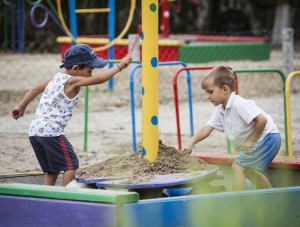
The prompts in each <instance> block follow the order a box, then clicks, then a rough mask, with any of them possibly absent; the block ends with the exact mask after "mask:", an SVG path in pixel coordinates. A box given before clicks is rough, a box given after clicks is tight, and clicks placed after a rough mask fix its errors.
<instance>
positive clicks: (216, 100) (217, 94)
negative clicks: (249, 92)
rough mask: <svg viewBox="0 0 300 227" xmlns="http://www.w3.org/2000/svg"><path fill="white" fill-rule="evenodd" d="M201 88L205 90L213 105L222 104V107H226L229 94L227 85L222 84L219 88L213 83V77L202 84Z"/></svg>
mask: <svg viewBox="0 0 300 227" xmlns="http://www.w3.org/2000/svg"><path fill="white" fill-rule="evenodd" d="M203 90H204V91H205V92H206V94H207V98H208V99H209V100H210V101H211V102H212V103H213V104H214V106H218V105H220V104H222V105H223V107H224V108H225V107H226V104H227V101H228V98H229V95H230V92H229V88H228V86H226V85H224V86H223V87H222V88H220V87H219V86H217V85H216V84H215V83H214V81H213V79H208V80H207V81H205V83H204V85H203ZM228 94H229V95H228Z"/></svg>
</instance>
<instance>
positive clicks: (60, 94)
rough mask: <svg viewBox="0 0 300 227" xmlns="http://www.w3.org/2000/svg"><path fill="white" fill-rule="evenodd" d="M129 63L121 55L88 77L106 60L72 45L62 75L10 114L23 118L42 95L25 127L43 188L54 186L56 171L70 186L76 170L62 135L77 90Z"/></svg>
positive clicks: (42, 85) (82, 46) (84, 47)
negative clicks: (40, 172) (117, 59)
mask: <svg viewBox="0 0 300 227" xmlns="http://www.w3.org/2000/svg"><path fill="white" fill-rule="evenodd" d="M130 62H131V57H130V55H127V56H125V57H124V58H123V59H122V61H121V62H120V64H119V65H115V67H112V68H110V69H108V70H106V71H104V72H101V73H99V74H97V75H95V76H92V71H93V69H94V68H103V67H104V66H106V65H107V63H108V61H107V60H104V59H102V58H99V57H98V56H97V54H96V53H95V51H94V50H93V49H92V48H91V47H90V46H89V45H86V44H78V45H75V46H72V47H71V48H70V49H68V50H67V51H66V53H65V56H64V60H63V64H62V65H61V66H60V68H65V70H64V72H59V73H57V74H56V75H55V76H54V77H52V78H51V79H49V80H46V81H44V82H42V83H40V84H38V85H37V86H35V87H34V88H32V89H31V90H30V91H29V92H28V93H27V94H26V95H25V97H24V98H23V100H22V101H21V102H20V104H19V105H18V106H16V107H15V108H13V109H12V111H11V115H12V117H13V118H14V119H16V120H17V119H18V118H19V117H22V116H23V115H24V111H25V109H26V107H27V105H28V104H29V103H30V102H31V101H32V100H33V99H34V98H35V97H36V96H38V95H39V94H40V93H42V92H43V95H42V97H41V99H40V103H39V105H38V108H37V110H36V114H35V117H34V119H33V120H32V122H31V125H30V127H29V140H30V143H31V145H32V148H33V150H34V152H35V155H36V157H37V159H38V161H39V164H40V166H41V168H42V170H43V172H44V173H46V176H45V181H44V184H45V185H55V182H56V180H57V177H58V175H59V173H60V171H64V174H63V179H62V185H63V186H66V185H67V184H68V183H70V182H71V181H72V180H73V178H74V176H75V171H76V169H77V168H78V167H79V163H78V158H77V155H76V153H75V151H74V150H73V147H72V145H71V144H70V142H69V141H68V139H67V138H66V137H65V135H64V128H65V127H66V126H67V123H68V122H69V120H70V118H71V116H72V114H73V109H74V107H75V105H76V104H77V102H78V99H79V96H80V92H81V87H82V86H89V85H95V84H101V83H104V82H106V81H107V80H109V79H110V78H111V77H113V76H114V75H115V74H116V73H118V72H120V71H121V70H122V69H123V68H126V67H127V66H128V65H129V64H130Z"/></svg>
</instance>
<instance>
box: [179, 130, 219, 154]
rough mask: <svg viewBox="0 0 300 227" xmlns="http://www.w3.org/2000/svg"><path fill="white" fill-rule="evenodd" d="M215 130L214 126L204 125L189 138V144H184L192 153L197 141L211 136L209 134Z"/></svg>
mask: <svg viewBox="0 0 300 227" xmlns="http://www.w3.org/2000/svg"><path fill="white" fill-rule="evenodd" d="M213 130H214V128H213V127H211V126H209V125H204V126H202V127H201V128H200V129H199V130H198V131H197V132H196V133H195V135H194V136H193V137H192V138H190V139H189V141H188V142H187V144H186V145H185V146H184V149H185V150H188V151H189V152H190V153H191V152H192V150H193V147H194V145H195V144H196V143H198V142H200V141H201V140H204V139H205V138H206V137H208V136H209V134H210V133H211V132H212V131H213Z"/></svg>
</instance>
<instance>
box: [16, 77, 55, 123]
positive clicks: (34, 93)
mask: <svg viewBox="0 0 300 227" xmlns="http://www.w3.org/2000/svg"><path fill="white" fill-rule="evenodd" d="M50 80H51V79H49V80H46V81H44V82H42V83H40V84H38V85H37V86H35V87H34V88H32V89H31V90H30V91H29V92H28V93H27V94H26V95H25V96H24V98H23V99H22V101H21V102H20V103H19V105H18V106H16V107H15V108H13V109H12V110H11V116H12V117H13V118H14V119H16V120H17V119H18V118H19V117H22V116H23V115H24V111H25V109H26V107H27V106H28V104H29V103H30V102H31V101H32V100H33V99H34V98H35V97H36V96H38V95H39V94H41V93H42V92H43V91H44V90H45V88H46V86H47V84H48V83H49V82H50Z"/></svg>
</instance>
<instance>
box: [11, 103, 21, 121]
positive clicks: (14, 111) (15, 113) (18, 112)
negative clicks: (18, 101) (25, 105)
mask: <svg viewBox="0 0 300 227" xmlns="http://www.w3.org/2000/svg"><path fill="white" fill-rule="evenodd" d="M23 115H24V110H23V109H22V108H20V107H19V106H17V107H15V108H13V109H12V111H11V116H12V117H13V118H14V119H16V120H18V118H19V117H22V116H23Z"/></svg>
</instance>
